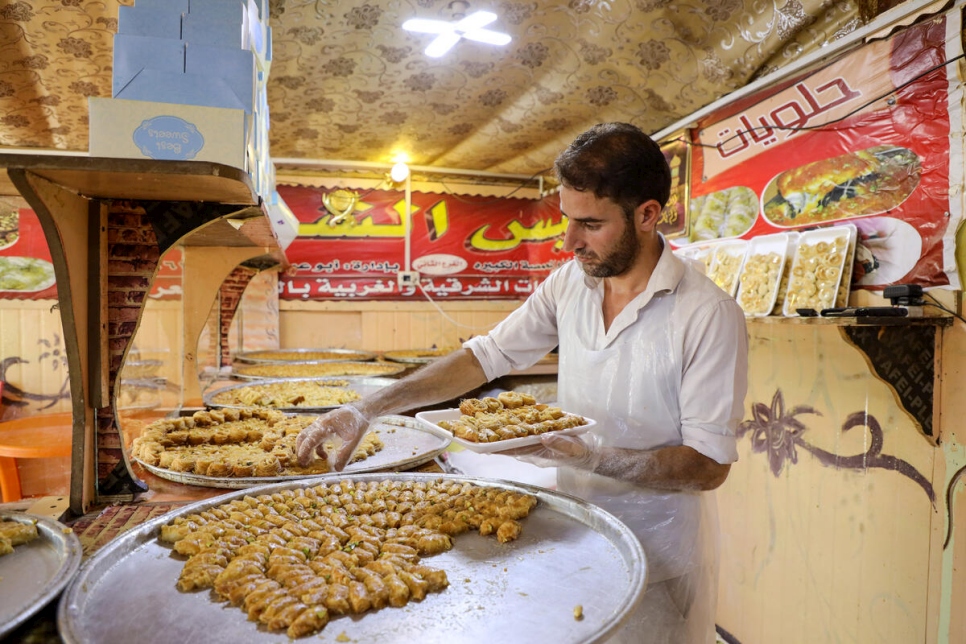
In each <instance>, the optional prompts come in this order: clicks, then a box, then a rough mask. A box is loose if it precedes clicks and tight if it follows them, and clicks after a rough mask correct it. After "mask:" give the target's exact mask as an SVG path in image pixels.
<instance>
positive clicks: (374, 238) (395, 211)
mask: <svg viewBox="0 0 966 644" xmlns="http://www.w3.org/2000/svg"><path fill="white" fill-rule="evenodd" d="M278 191H279V194H280V195H281V197H282V198H283V199H284V200H285V202H286V204H288V206H289V208H291V209H292V212H293V213H295V216H296V217H297V218H298V220H299V222H300V225H299V236H298V237H297V238H296V239H295V240H294V241H293V242H292V244H291V245H290V246H289V247H288V249H286V256H287V258H288V260H289V262H290V263H291V265H292V267H291V269H290V270H289V272H288V274H287V275H284V276H281V277H280V279H279V294H280V297H281V298H283V299H330V298H360V297H364V298H376V299H410V298H420V299H421V298H423V297H425V296H429V297H432V298H437V297H442V298H449V299H454V298H463V299H465V298H501V299H506V298H522V297H526V296H527V295H529V294H530V293H531V292H532V291H533V288H534V287H535V286H536V284H537V283H539V281H540V280H542V279H543V278H544V277H546V276H547V275H548V274H549V273H550V271H552V270H553V269H554V268H556V267H558V266H560V265H561V264H563V263H564V262H566V261H567V260H568V259H570V254H569V253H564V252H563V251H562V250H561V247H562V245H563V233H564V231H565V230H566V227H567V221H566V219H565V218H564V217H563V216H562V215H561V214H560V209H559V207H558V205H557V203H558V201H557V197H556V196H552V197H548V198H546V199H543V200H539V201H533V200H529V199H515V198H494V197H472V196H456V195H440V194H433V193H424V192H413V193H412V194H411V197H410V216H411V219H410V222H409V223H410V231H409V257H410V265H409V269H410V270H412V271H418V272H419V274H420V280H419V282H418V284H404V285H402V286H400V284H399V281H398V279H397V275H398V273H399V272H400V271H405V270H406V227H407V222H406V202H405V195H404V194H403V193H402V192H398V191H386V190H372V191H368V192H364V193H361V194H357V195H356V194H353V193H351V192H350V191H346V190H345V189H331V190H330V189H325V188H306V187H296V186H279V187H278ZM326 203H328V206H329V207H326Z"/></svg>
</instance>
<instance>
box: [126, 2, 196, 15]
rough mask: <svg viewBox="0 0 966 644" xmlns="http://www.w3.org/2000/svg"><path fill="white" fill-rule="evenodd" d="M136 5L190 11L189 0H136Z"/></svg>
mask: <svg viewBox="0 0 966 644" xmlns="http://www.w3.org/2000/svg"><path fill="white" fill-rule="evenodd" d="M134 6H136V7H138V8H140V9H165V10H171V11H177V12H178V13H188V0H135V2H134Z"/></svg>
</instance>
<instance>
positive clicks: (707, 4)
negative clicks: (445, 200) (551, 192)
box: [0, 0, 895, 174]
mask: <svg viewBox="0 0 966 644" xmlns="http://www.w3.org/2000/svg"><path fill="white" fill-rule="evenodd" d="M119 4H133V2H132V0H120V1H119V0H94V1H88V0H4V1H3V2H0V146H5V147H16V148H21V147H40V148H55V149H60V150H81V151H83V150H86V149H87V135H88V126H87V97H89V96H110V92H111V65H112V37H113V34H114V32H115V31H116V30H117V13H118V5H119ZM893 4H895V3H893ZM867 5H868V2H866V5H864V6H863V10H862V11H860V8H859V6H858V5H857V4H856V3H855V2H851V1H844V0H775V1H772V2H762V1H760V0H673V1H672V0H570V1H569V2H549V1H533V2H509V1H505V0H493V1H492V2H490V3H485V2H476V1H468V0H452V1H447V0H348V1H340V2H335V1H334V0H269V6H270V24H271V26H272V29H273V39H274V47H273V52H274V60H273V64H272V68H271V74H270V76H269V91H268V95H269V105H270V114H271V124H272V129H271V154H272V156H274V157H300V158H325V159H341V160H354V161H371V162H388V161H389V160H390V159H391V157H392V155H393V154H394V153H396V152H398V151H405V152H407V153H409V155H410V161H411V163H414V164H417V165H436V166H440V167H446V168H460V169H472V170H484V171H491V172H507V173H518V174H533V173H537V172H540V171H542V170H544V169H546V168H549V167H550V165H551V164H552V161H553V158H554V157H555V156H556V154H557V153H558V152H559V150H560V149H561V148H562V147H563V146H565V145H566V144H567V143H568V142H569V141H570V140H571V139H572V138H573V137H574V136H575V135H576V134H577V133H579V132H580V131H582V130H583V129H585V128H586V127H587V126H589V125H590V124H592V123H595V122H598V121H604V120H624V121H630V122H633V123H636V124H637V125H639V126H641V127H642V128H644V129H645V130H646V131H651V132H654V131H657V130H659V129H661V128H662V127H665V126H667V125H669V124H671V123H673V122H675V121H676V120H678V119H679V118H681V117H683V116H686V115H687V114H689V113H692V112H693V111H695V110H697V109H699V108H701V107H702V106H704V105H706V104H708V103H710V102H712V101H714V100H716V99H717V98H719V97H721V96H723V95H725V94H727V93H728V92H730V91H732V90H734V89H736V88H739V87H741V86H742V85H744V84H745V83H747V82H748V81H750V80H753V79H755V78H757V77H759V76H760V75H762V74H765V73H767V72H769V71H772V70H775V69H778V68H780V67H782V66H783V65H786V64H788V63H789V62H791V61H793V60H795V59H796V57H798V56H801V55H803V54H805V53H808V52H810V51H813V50H815V49H817V48H821V47H822V46H824V45H826V44H827V43H829V42H832V41H834V40H835V39H837V38H840V37H841V36H843V35H844V34H847V33H849V32H851V31H853V30H855V29H856V28H857V27H859V26H861V24H863V22H862V18H861V17H860V16H861V15H865V14H867V13H868V11H869V10H870V9H869V6H867ZM484 8H486V9H491V10H493V11H495V12H496V13H497V14H498V15H499V16H500V17H499V19H498V20H497V21H496V22H495V23H494V24H493V25H491V28H493V29H495V30H499V31H504V32H506V33H509V34H510V35H511V36H512V38H513V40H512V42H511V43H510V45H508V46H507V47H505V48H498V47H492V46H488V45H484V44H480V43H474V42H470V41H465V40H464V41H462V42H460V43H459V44H458V45H457V46H456V47H455V48H454V50H453V51H451V52H450V53H449V54H448V55H447V56H445V57H443V58H440V59H430V58H427V57H425V56H423V54H422V50H423V48H424V47H425V46H426V45H427V44H428V41H429V39H431V36H426V35H420V34H410V33H406V32H403V31H402V30H401V29H400V28H399V25H400V24H401V23H402V22H403V21H404V20H405V19H407V18H409V17H422V18H437V19H445V20H456V19H458V18H460V17H462V16H463V15H466V14H468V13H471V12H473V11H475V10H477V9H484ZM874 10H875V9H874V8H873V11H874Z"/></svg>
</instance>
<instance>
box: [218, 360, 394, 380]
mask: <svg viewBox="0 0 966 644" xmlns="http://www.w3.org/2000/svg"><path fill="white" fill-rule="evenodd" d="M407 368H408V365H405V364H401V363H396V362H381V361H373V362H353V361H347V362H310V361H309V362H261V363H257V364H235V365H233V366H232V369H231V378H232V379H234V380H265V379H266V378H273V379H276V380H287V379H293V378H340V377H351V376H365V377H371V378H378V377H380V376H395V375H397V374H400V373H402V372H403V371H405V370H406V369H407Z"/></svg>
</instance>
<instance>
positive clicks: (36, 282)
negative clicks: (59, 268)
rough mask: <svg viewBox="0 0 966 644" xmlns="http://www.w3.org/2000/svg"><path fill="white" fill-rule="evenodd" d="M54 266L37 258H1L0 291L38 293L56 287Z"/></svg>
mask: <svg viewBox="0 0 966 644" xmlns="http://www.w3.org/2000/svg"><path fill="white" fill-rule="evenodd" d="M56 281H57V278H56V277H54V265H53V264H51V263H50V262H48V261H47V260H45V259H38V258H37V257H14V256H11V255H5V256H3V257H0V291H6V292H10V293H37V292H39V291H43V290H44V289H48V288H50V287H51V286H53V285H54V283H55V282H56Z"/></svg>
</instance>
